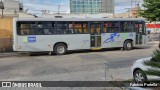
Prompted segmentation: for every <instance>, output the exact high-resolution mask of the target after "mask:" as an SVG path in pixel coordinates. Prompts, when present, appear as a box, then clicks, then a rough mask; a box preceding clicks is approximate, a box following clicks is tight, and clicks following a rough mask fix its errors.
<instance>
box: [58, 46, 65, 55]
mask: <svg viewBox="0 0 160 90" xmlns="http://www.w3.org/2000/svg"><path fill="white" fill-rule="evenodd" d="M57 51H58V53H64V51H65V48H64V47H63V46H58V47H57Z"/></svg>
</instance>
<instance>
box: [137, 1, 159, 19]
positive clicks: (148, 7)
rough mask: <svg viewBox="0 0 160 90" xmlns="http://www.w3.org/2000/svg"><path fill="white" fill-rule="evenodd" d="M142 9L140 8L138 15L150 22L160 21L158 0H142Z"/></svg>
mask: <svg viewBox="0 0 160 90" xmlns="http://www.w3.org/2000/svg"><path fill="white" fill-rule="evenodd" d="M143 1H144V3H143V4H142V6H143V7H144V10H140V12H139V15H140V16H142V17H144V18H146V19H148V21H150V22H154V21H160V0H143Z"/></svg>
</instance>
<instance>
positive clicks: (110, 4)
mask: <svg viewBox="0 0 160 90" xmlns="http://www.w3.org/2000/svg"><path fill="white" fill-rule="evenodd" d="M70 12H71V14H99V13H114V0H70Z"/></svg>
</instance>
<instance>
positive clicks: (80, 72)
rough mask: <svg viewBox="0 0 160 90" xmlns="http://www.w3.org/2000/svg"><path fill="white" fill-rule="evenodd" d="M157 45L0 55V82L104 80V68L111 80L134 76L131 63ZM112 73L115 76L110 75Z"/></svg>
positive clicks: (126, 78)
mask: <svg viewBox="0 0 160 90" xmlns="http://www.w3.org/2000/svg"><path fill="white" fill-rule="evenodd" d="M155 48H156V47H155V46H152V47H147V48H141V49H134V50H131V51H121V50H119V49H114V50H103V51H94V52H90V51H89V52H88V51H87V52H72V53H68V54H67V55H63V56H56V55H51V56H49V55H45V54H37V55H33V56H24V55H20V56H14V57H5V58H0V62H1V63H0V81H3V80H5V81H6V80H20V81H21V80H27V81H28V80H29V81H32V80H33V81H39V80H42V81H61V80H62V81H68V80H69V81H76V80H78V81H101V80H102V78H104V67H105V64H104V63H107V67H108V69H109V71H110V73H107V78H108V80H128V79H132V77H131V71H130V66H131V65H132V63H133V62H134V61H135V60H137V59H140V58H145V57H150V56H151V54H152V51H154V50H155ZM110 75H112V76H113V77H114V78H111V77H110Z"/></svg>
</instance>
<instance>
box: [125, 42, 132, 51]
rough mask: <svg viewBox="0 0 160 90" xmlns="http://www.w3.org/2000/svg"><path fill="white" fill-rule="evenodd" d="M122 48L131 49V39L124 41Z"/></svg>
mask: <svg viewBox="0 0 160 90" xmlns="http://www.w3.org/2000/svg"><path fill="white" fill-rule="evenodd" d="M123 48H124V50H132V49H133V43H132V41H131V40H127V41H125V42H124V46H123Z"/></svg>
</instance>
